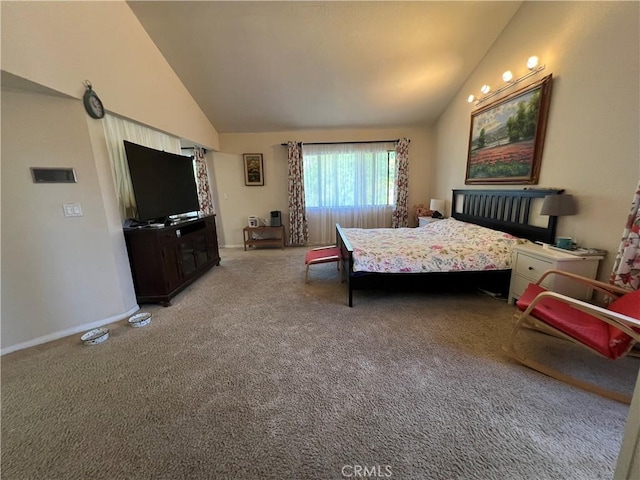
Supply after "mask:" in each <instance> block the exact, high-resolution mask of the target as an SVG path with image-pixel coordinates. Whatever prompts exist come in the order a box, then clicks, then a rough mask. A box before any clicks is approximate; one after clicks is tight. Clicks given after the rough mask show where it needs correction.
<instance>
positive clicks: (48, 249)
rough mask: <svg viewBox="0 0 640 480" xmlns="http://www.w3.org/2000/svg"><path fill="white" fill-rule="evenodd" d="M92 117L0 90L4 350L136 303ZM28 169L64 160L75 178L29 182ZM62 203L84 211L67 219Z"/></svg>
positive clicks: (70, 104) (45, 98)
mask: <svg viewBox="0 0 640 480" xmlns="http://www.w3.org/2000/svg"><path fill="white" fill-rule="evenodd" d="M89 122H93V120H91V119H90V118H89V117H87V115H86V114H85V112H84V110H83V109H82V106H81V105H80V104H79V103H78V102H76V101H74V100H72V99H67V98H62V97H54V96H49V95H43V94H35V93H28V92H12V91H7V90H3V92H2V227H3V235H2V244H1V247H2V348H3V353H6V351H10V350H12V349H13V348H14V347H16V346H20V345H22V346H28V345H30V344H31V343H30V342H32V341H33V340H34V339H40V340H51V339H53V338H57V337H59V336H61V335H62V334H70V333H73V332H76V331H80V330H82V329H83V328H87V327H88V326H89V325H92V324H94V323H97V324H99V323H108V322H109V321H110V320H115V319H119V318H121V316H122V315H123V314H126V313H129V312H132V311H135V310H136V309H137V305H136V299H135V294H134V290H133V284H132V281H131V273H130V271H129V265H128V260H127V257H126V250H125V247H124V240H123V237H122V230H121V229H120V231H119V232H113V231H111V230H110V228H109V222H108V218H107V216H108V213H107V211H106V209H105V206H104V202H103V198H102V197H101V195H100V191H101V185H100V178H99V176H100V174H99V172H98V168H97V166H96V162H95V161H94V149H93V145H92V140H91V135H90V133H89V130H90V128H92V127H93V125H91V124H90V123H89ZM29 167H71V168H74V169H75V171H76V175H77V178H78V182H77V183H71V184H35V183H33V181H32V179H31V173H30V169H29ZM112 188H113V187H112ZM63 203H79V204H80V205H81V207H82V211H83V216H82V217H68V218H67V217H64V215H63V208H62V204H63ZM114 203H115V202H114ZM36 343H39V342H36Z"/></svg>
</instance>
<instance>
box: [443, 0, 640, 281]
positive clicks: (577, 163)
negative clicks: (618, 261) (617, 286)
mask: <svg viewBox="0 0 640 480" xmlns="http://www.w3.org/2000/svg"><path fill="white" fill-rule="evenodd" d="M639 19H640V4H639V3H638V2H525V3H524V4H523V5H522V7H521V8H520V10H519V11H518V12H517V13H516V15H515V16H514V17H513V19H512V21H511V22H510V23H509V25H508V26H507V27H506V29H505V30H504V32H503V33H502V35H501V36H500V37H499V38H498V40H497V41H496V43H495V44H494V45H493V47H492V48H491V50H490V51H489V52H488V54H487V55H486V57H485V58H484V59H483V61H482V62H481V64H480V65H479V66H478V68H477V69H476V71H475V72H474V73H473V75H472V76H471V77H470V79H469V80H468V81H467V82H466V83H465V85H464V87H463V88H462V89H461V90H460V92H459V94H458V95H457V96H456V98H455V99H454V100H453V102H452V103H451V104H450V106H449V107H448V108H447V110H446V111H445V112H444V114H443V115H442V116H441V117H440V119H439V120H438V122H437V125H436V129H435V135H436V154H435V157H436V161H435V172H434V176H433V177H432V179H431V186H432V188H433V190H434V191H435V192H437V195H439V196H445V198H449V197H448V192H450V190H451V189H452V188H456V187H464V178H465V168H466V158H467V144H468V139H469V122H470V113H471V111H472V110H473V108H474V107H473V105H471V104H469V103H467V102H466V98H467V96H468V95H469V94H470V93H473V94H476V95H477V94H478V93H479V88H480V86H481V85H483V84H484V83H489V84H490V85H492V86H493V87H494V89H495V88H498V87H499V86H500V85H501V84H502V81H501V79H500V78H501V75H502V72H503V71H505V70H512V71H513V73H514V76H516V77H519V76H521V75H523V74H524V73H526V71H527V70H526V66H525V62H526V59H527V58H528V57H529V56H530V55H538V56H539V57H540V60H541V62H542V63H545V64H546V66H547V68H546V70H544V71H543V72H542V73H540V74H538V76H536V77H534V78H533V79H532V81H533V80H535V79H536V78H541V77H542V76H543V75H547V74H549V73H553V77H554V83H553V89H552V93H551V107H550V112H549V122H548V126H547V134H546V142H545V146H544V153H543V158H542V166H541V171H540V182H539V186H540V187H560V188H565V189H566V190H567V193H571V194H573V195H575V196H576V198H577V201H578V204H579V209H580V212H579V214H578V215H576V216H572V217H563V218H560V219H559V226H558V234H559V235H568V236H573V237H575V238H576V239H577V240H578V241H579V242H580V243H582V244H584V245H587V246H592V247H598V248H603V249H606V250H608V251H609V252H610V253H609V255H608V256H607V257H606V258H605V260H604V261H603V262H601V265H600V270H599V272H600V273H599V275H598V276H599V278H600V279H601V280H608V276H609V274H610V272H611V269H612V265H613V260H614V258H615V253H616V251H617V248H618V245H619V242H620V235H621V233H622V230H623V227H624V224H625V221H626V217H627V214H628V210H629V207H630V203H631V199H632V197H633V193H634V191H635V188H636V185H637V182H638V179H639V178H640V148H639V147H640V145H639V142H638V132H640V118H639V109H640V98H639V96H640V27H639V21H640V20H639ZM525 85H526V83H525ZM508 93H509V90H507V92H506V93H505V94H508ZM478 188H480V187H478ZM499 188H500V187H499ZM502 188H520V186H509V187H502Z"/></svg>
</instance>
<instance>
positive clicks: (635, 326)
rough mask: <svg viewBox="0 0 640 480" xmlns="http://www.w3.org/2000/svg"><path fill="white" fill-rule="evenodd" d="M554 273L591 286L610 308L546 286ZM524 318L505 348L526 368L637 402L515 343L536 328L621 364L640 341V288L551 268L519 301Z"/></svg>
mask: <svg viewBox="0 0 640 480" xmlns="http://www.w3.org/2000/svg"><path fill="white" fill-rule="evenodd" d="M549 275H562V276H564V277H567V278H568V279H570V281H573V282H579V283H582V284H586V285H589V286H590V287H591V288H593V289H594V290H596V291H598V292H600V293H602V294H603V295H605V296H607V297H609V298H610V299H611V302H610V303H609V304H608V306H607V307H606V308H604V307H599V306H597V305H592V304H590V303H587V302H584V301H581V300H576V299H574V298H571V297H568V296H566V295H562V294H559V293H556V292H551V291H547V290H545V288H544V287H542V286H541V284H542V282H543V281H544V279H545V278H546V277H547V276H549ZM516 305H517V307H518V309H519V310H521V311H522V314H521V315H519V318H518V321H517V322H516V325H515V327H514V329H513V332H512V334H511V339H510V342H509V345H507V346H505V347H503V348H504V350H505V351H506V352H507V353H508V354H509V355H510V356H511V357H513V358H514V359H516V360H518V361H519V362H521V363H522V364H524V365H526V366H528V367H530V368H533V369H534V370H537V371H539V372H541V373H544V374H546V375H549V376H551V377H554V378H556V379H558V380H561V381H563V382H566V383H569V384H571V385H574V386H577V387H580V388H583V389H585V390H589V391H591V392H595V393H598V394H600V395H603V396H605V397H608V398H612V399H614V400H617V401H620V402H624V403H631V397H630V396H628V395H624V394H621V393H618V392H614V391H611V390H607V389H604V388H601V387H599V386H597V385H594V384H592V383H588V382H585V381H582V380H578V379H576V378H573V377H571V376H569V375H566V374H564V373H562V372H559V371H557V370H555V369H552V368H551V367H548V366H546V365H543V364H541V363H538V362H536V361H535V360H532V359H530V358H526V357H524V356H523V355H521V354H519V353H518V352H517V351H516V349H515V339H516V335H517V334H518V332H519V331H520V330H521V329H522V328H523V327H529V328H531V327H533V328H536V329H539V330H542V331H545V332H547V333H551V334H553V335H556V336H559V337H561V338H565V339H567V340H571V341H573V342H575V343H577V344H579V345H582V346H583V347H586V348H587V349H589V350H590V351H592V352H594V353H596V354H598V355H600V356H602V357H605V358H608V359H611V360H616V359H618V358H620V357H622V356H624V355H626V354H627V353H629V351H630V350H631V348H632V347H633V345H634V344H635V343H636V342H640V290H638V291H629V290H625V289H623V288H620V287H617V286H614V285H610V284H608V283H604V282H599V281H597V280H592V279H588V278H585V277H581V276H579V275H575V274H572V273H567V272H561V271H558V270H549V271H547V272H545V273H544V274H543V275H542V276H541V277H540V279H538V281H537V282H536V283H531V284H529V286H528V287H527V289H526V290H525V291H524V293H523V294H522V296H521V297H520V298H519V299H518V301H517V303H516Z"/></svg>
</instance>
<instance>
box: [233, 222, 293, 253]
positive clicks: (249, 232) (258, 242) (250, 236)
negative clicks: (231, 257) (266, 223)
mask: <svg viewBox="0 0 640 480" xmlns="http://www.w3.org/2000/svg"><path fill="white" fill-rule="evenodd" d="M273 234H276V235H277V236H276V237H274V236H273ZM242 235H243V237H244V250H245V252H246V251H247V247H260V246H276V247H280V248H282V249H284V245H285V244H284V240H285V238H284V225H280V226H279V227H244V228H243V229H242ZM263 236H264V237H266V238H263Z"/></svg>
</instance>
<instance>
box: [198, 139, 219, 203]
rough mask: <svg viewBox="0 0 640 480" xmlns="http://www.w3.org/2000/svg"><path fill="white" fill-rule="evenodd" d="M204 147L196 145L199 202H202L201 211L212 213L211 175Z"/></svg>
mask: <svg viewBox="0 0 640 480" xmlns="http://www.w3.org/2000/svg"><path fill="white" fill-rule="evenodd" d="M205 153H206V152H205V150H204V148H200V147H194V149H193V158H194V161H195V164H196V167H195V170H196V185H197V187H198V202H199V203H200V213H202V214H203V215H211V214H213V213H215V212H214V210H213V201H212V200H211V187H210V186H209V175H208V173H207V162H206V161H205V159H204V155H205Z"/></svg>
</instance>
